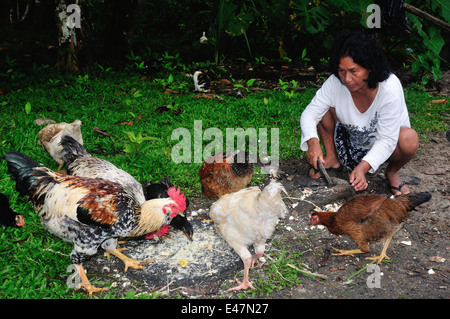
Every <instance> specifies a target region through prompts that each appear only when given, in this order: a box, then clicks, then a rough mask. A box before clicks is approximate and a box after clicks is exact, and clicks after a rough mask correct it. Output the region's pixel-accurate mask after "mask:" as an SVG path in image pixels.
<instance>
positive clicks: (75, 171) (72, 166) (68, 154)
mask: <svg viewBox="0 0 450 319" xmlns="http://www.w3.org/2000/svg"><path fill="white" fill-rule="evenodd" d="M61 146H62V148H63V150H62V157H63V159H64V162H65V163H66V166H67V173H68V174H69V175H74V176H83V177H91V178H104V179H108V180H110V181H113V182H116V183H119V184H121V185H122V186H123V187H124V188H126V189H128V190H129V191H130V192H131V193H133V195H134V196H135V198H136V200H137V202H138V203H139V204H140V205H142V204H143V203H145V201H146V200H148V199H153V198H167V197H169V195H168V194H167V190H168V189H169V188H170V187H171V186H173V185H172V184H171V185H170V187H164V190H162V192H164V194H159V196H154V197H148V198H146V196H145V194H144V190H143V188H142V185H141V184H140V183H139V182H138V181H137V180H136V179H135V178H134V177H133V176H131V175H130V174H128V173H127V172H125V171H124V170H121V169H120V168H117V167H116V166H115V165H114V164H112V163H111V162H108V161H107V160H104V159H101V158H98V157H93V156H91V155H90V154H89V153H88V152H87V151H86V149H85V148H84V147H83V145H81V144H80V143H78V142H77V141H76V140H75V139H74V138H73V137H71V136H70V135H66V136H63V137H62V138H61ZM183 218H184V216H182V214H180V215H177V216H176V217H175V219H176V221H175V226H178V223H177V221H179V220H180V219H183ZM188 223H189V222H188ZM162 226H164V227H162V229H161V230H160V231H159V230H158V231H156V232H153V233H152V234H148V235H147V238H148V239H150V238H154V236H155V235H156V237H162V236H163V235H165V234H167V233H168V232H169V227H168V225H167V224H163V225H162Z"/></svg>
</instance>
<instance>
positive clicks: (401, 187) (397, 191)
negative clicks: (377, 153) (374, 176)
mask: <svg viewBox="0 0 450 319" xmlns="http://www.w3.org/2000/svg"><path fill="white" fill-rule="evenodd" d="M386 179H387V180H388V182H389V187H390V188H391V192H392V194H394V196H399V195H405V194H409V193H410V190H409V189H408V187H407V186H406V185H405V182H404V181H402V179H401V178H400V175H399V174H398V172H396V173H390V172H389V170H388V169H387V170H386Z"/></svg>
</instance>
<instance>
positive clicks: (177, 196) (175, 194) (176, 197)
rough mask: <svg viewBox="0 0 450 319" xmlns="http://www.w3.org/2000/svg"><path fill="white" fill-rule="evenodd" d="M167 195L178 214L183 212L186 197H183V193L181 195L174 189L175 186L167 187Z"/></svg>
mask: <svg viewBox="0 0 450 319" xmlns="http://www.w3.org/2000/svg"><path fill="white" fill-rule="evenodd" d="M167 195H169V196H170V198H172V199H173V200H174V201H175V203H177V205H178V209H179V210H180V212H184V211H185V210H186V196H184V193H181V190H180V189H179V188H176V187H175V186H172V187H169V189H168V190H167Z"/></svg>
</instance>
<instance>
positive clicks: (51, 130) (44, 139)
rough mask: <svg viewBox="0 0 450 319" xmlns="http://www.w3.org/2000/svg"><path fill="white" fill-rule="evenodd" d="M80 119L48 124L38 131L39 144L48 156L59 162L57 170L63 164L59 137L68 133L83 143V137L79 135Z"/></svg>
mask: <svg viewBox="0 0 450 319" xmlns="http://www.w3.org/2000/svg"><path fill="white" fill-rule="evenodd" d="M81 124H82V123H81V121H80V120H75V121H73V122H72V123H70V124H69V123H65V122H62V123H56V124H49V125H47V126H46V127H44V128H43V129H42V130H40V131H39V144H41V145H42V147H43V148H44V150H46V151H47V152H48V153H49V154H50V156H51V157H52V158H53V159H54V160H55V161H56V162H57V163H58V164H59V167H58V170H60V169H61V167H62V166H63V165H64V160H63V159H62V154H61V152H62V149H63V148H62V146H61V145H60V142H61V137H63V136H64V135H70V136H72V137H73V138H74V139H75V140H77V141H78V143H80V144H81V145H83V137H82V136H81Z"/></svg>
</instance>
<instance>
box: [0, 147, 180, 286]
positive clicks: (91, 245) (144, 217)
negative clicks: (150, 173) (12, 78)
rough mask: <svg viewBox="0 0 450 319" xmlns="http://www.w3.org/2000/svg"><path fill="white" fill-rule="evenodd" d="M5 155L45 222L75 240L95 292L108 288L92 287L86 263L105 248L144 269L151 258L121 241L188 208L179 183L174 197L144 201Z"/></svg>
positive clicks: (100, 182)
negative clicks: (132, 254)
mask: <svg viewBox="0 0 450 319" xmlns="http://www.w3.org/2000/svg"><path fill="white" fill-rule="evenodd" d="M4 158H5V160H6V162H7V166H8V172H9V173H10V174H11V176H12V178H13V179H14V180H15V181H16V189H17V190H18V191H19V192H20V193H21V194H24V195H27V196H28V198H29V199H30V201H31V202H32V204H33V206H34V209H35V211H36V212H37V214H38V216H39V218H40V220H41V222H42V224H43V226H44V227H45V228H46V229H47V230H48V231H49V232H51V233H53V234H54V235H56V236H58V237H60V238H62V239H64V240H66V241H69V242H72V243H73V244H74V249H73V250H72V252H71V254H70V259H71V261H72V263H73V264H74V265H75V267H76V269H77V271H78V273H79V276H80V279H81V287H83V288H84V289H85V290H86V291H87V292H89V294H90V295H92V294H93V293H95V292H98V291H102V290H105V289H107V288H97V287H94V286H93V285H91V283H90V282H89V280H88V278H87V276H86V274H85V272H84V269H83V266H82V264H83V262H84V261H86V260H87V259H88V258H89V257H91V256H93V255H94V254H96V253H97V250H98V248H99V247H101V248H103V249H104V250H105V251H106V252H108V253H111V254H113V255H115V256H117V257H118V258H120V259H122V260H123V261H124V262H125V271H126V270H127V269H128V267H133V268H136V269H141V268H142V267H143V265H144V264H147V263H149V262H151V261H149V260H148V261H137V260H133V259H130V258H128V257H126V256H125V255H123V254H122V253H121V252H119V250H118V249H117V239H118V238H120V237H137V236H142V235H145V234H147V233H151V232H153V231H157V230H158V229H160V228H161V225H163V224H168V223H170V220H171V219H172V218H173V217H174V216H175V215H176V214H178V213H180V212H183V211H184V210H185V209H186V200H185V197H184V195H183V194H180V190H179V189H175V187H173V188H170V189H169V190H168V193H169V196H170V198H161V199H154V200H150V201H147V202H145V203H144V204H142V205H140V204H139V203H138V202H137V200H136V198H135V196H134V194H133V193H132V192H130V191H129V190H128V189H126V188H124V187H123V186H122V185H120V184H118V183H115V182H112V181H110V180H106V179H99V178H86V177H80V176H71V175H63V174H61V173H58V172H54V171H52V170H50V169H48V168H46V167H43V166H39V165H38V164H37V163H36V162H35V161H33V160H32V159H31V158H29V157H28V156H26V155H24V154H21V153H19V152H15V151H10V152H8V153H6V154H5V155H4Z"/></svg>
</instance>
